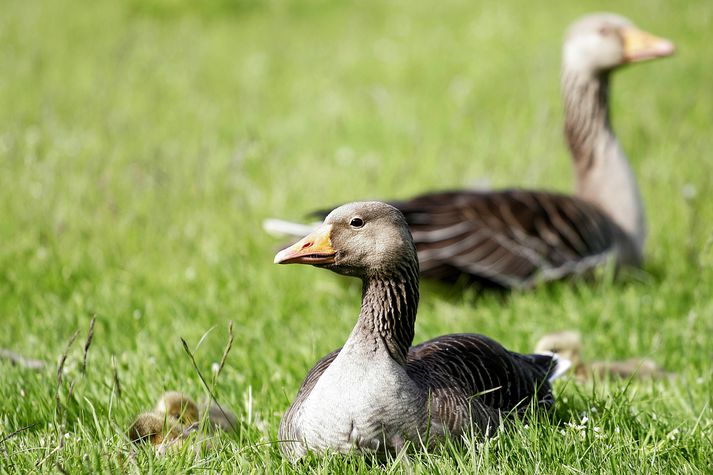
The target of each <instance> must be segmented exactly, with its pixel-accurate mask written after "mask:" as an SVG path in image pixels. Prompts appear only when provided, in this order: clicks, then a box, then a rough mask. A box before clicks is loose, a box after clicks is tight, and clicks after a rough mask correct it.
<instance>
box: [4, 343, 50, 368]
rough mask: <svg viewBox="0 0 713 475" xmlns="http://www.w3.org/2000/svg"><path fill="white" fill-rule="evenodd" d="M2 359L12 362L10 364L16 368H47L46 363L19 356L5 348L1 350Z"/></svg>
mask: <svg viewBox="0 0 713 475" xmlns="http://www.w3.org/2000/svg"><path fill="white" fill-rule="evenodd" d="M0 358H2V359H5V360H8V361H10V363H12V364H14V365H16V366H22V367H23V368H27V369H34V370H40V369H42V368H44V367H45V366H47V363H46V362H45V361H42V360H35V359H32V358H25V357H24V356H22V355H20V354H17V353H15V352H14V351H11V350H6V349H5V348H0Z"/></svg>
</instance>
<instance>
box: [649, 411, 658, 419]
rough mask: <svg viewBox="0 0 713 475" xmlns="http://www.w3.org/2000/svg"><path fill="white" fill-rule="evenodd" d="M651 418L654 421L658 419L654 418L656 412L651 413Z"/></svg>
mask: <svg viewBox="0 0 713 475" xmlns="http://www.w3.org/2000/svg"><path fill="white" fill-rule="evenodd" d="M651 418H652V419H653V420H655V421H656V420H658V419H656V413H655V412H652V413H651Z"/></svg>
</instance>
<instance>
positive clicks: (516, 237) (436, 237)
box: [391, 190, 623, 287]
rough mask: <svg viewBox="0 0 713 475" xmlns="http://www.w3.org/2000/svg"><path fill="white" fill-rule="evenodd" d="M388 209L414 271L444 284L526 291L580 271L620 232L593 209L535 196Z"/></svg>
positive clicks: (447, 199) (412, 203) (456, 196)
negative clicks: (401, 226) (403, 224)
mask: <svg viewBox="0 0 713 475" xmlns="http://www.w3.org/2000/svg"><path fill="white" fill-rule="evenodd" d="M391 204H393V205H394V206H396V207H397V208H399V209H400V210H401V211H402V212H403V213H404V215H405V216H406V220H407V221H408V223H409V226H410V228H411V233H412V235H413V238H414V241H415V243H416V248H417V250H418V258H419V263H420V268H421V273H422V274H424V275H425V276H427V277H432V278H438V279H445V280H454V279H456V278H458V277H459V276H461V275H464V274H465V275H467V276H469V277H471V278H472V279H473V280H476V281H481V282H484V283H491V284H495V285H498V286H502V287H527V286H529V285H532V284H533V283H535V282H536V281H538V280H552V279H557V278H561V277H564V276H566V275H569V274H580V273H583V272H585V271H587V270H588V269H590V268H592V267H594V266H596V265H598V264H600V263H602V262H603V261H605V260H606V259H607V258H608V256H609V255H610V254H611V252H612V251H614V249H615V246H616V244H617V242H618V241H619V240H620V239H621V237H622V233H623V231H621V229H620V228H619V227H618V226H617V225H616V224H615V223H613V222H612V221H611V220H610V219H609V218H608V217H607V216H606V215H605V214H604V213H603V212H602V211H601V210H599V208H597V207H596V206H594V205H591V204H589V203H587V202H585V201H582V200H581V199H578V198H576V197H573V196H567V195H562V194H557V193H549V192H543V191H525V190H503V191H496V192H477V191H446V192H439V193H429V194H425V195H421V196H417V197H415V198H413V199H410V200H407V201H397V202H392V203H391Z"/></svg>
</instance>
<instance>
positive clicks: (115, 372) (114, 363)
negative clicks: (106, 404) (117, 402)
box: [111, 355, 121, 398]
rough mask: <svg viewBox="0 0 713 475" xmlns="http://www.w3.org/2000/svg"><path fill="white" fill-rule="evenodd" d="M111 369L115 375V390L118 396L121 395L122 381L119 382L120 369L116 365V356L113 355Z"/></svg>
mask: <svg viewBox="0 0 713 475" xmlns="http://www.w3.org/2000/svg"><path fill="white" fill-rule="evenodd" d="M111 370H112V373H113V376H114V391H116V397H118V398H120V397H121V383H120V382H119V369H118V368H117V367H116V357H115V356H114V355H111Z"/></svg>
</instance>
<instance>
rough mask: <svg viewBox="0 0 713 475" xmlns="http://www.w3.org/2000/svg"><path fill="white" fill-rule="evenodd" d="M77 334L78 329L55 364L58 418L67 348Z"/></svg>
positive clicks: (55, 396) (60, 411) (60, 410)
mask: <svg viewBox="0 0 713 475" xmlns="http://www.w3.org/2000/svg"><path fill="white" fill-rule="evenodd" d="M77 335H79V330H77V331H75V332H74V333H73V334H72V337H71V338H70V339H69V342H67V347H66V348H65V350H64V353H62V356H61V357H60V358H59V364H58V365H57V390H56V391H55V395H54V398H55V404H56V407H55V414H56V416H57V419H59V418H60V416H61V415H62V400H61V399H60V397H59V390H60V388H61V387H62V372H63V371H64V363H65V362H66V361H67V354H68V353H69V349H70V348H71V347H72V344H73V343H74V340H76V339H77Z"/></svg>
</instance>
